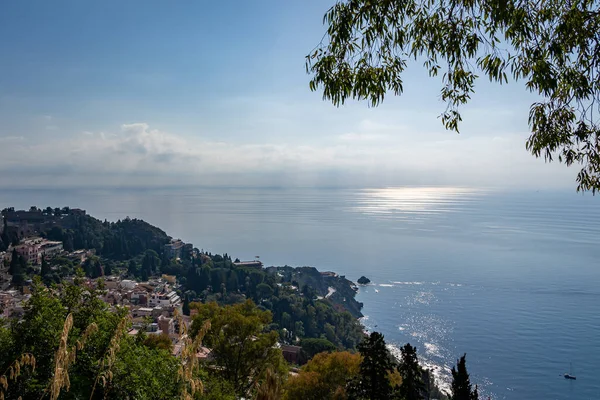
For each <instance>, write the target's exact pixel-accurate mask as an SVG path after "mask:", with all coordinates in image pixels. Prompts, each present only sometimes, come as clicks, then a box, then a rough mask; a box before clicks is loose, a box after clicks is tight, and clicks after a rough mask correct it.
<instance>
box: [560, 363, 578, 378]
mask: <svg viewBox="0 0 600 400" xmlns="http://www.w3.org/2000/svg"><path fill="white" fill-rule="evenodd" d="M563 376H564V377H565V379H571V380H573V381H574V380H576V379H577V377H576V376H575V375H573V364H570V367H569V373H568V374H567V373H566V372H565V374H564V375H563Z"/></svg>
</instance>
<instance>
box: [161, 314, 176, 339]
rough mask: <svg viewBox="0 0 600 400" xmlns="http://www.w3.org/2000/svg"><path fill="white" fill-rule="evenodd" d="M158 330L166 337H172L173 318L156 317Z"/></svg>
mask: <svg viewBox="0 0 600 400" xmlns="http://www.w3.org/2000/svg"><path fill="white" fill-rule="evenodd" d="M158 329H160V330H161V331H162V333H164V334H167V335H172V334H174V333H175V321H174V319H173V318H168V317H165V316H164V315H161V316H159V317H158Z"/></svg>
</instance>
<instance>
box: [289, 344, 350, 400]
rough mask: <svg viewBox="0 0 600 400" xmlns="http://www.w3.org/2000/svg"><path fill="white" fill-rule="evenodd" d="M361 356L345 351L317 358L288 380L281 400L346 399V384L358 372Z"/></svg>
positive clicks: (320, 355) (318, 355)
mask: <svg viewBox="0 0 600 400" xmlns="http://www.w3.org/2000/svg"><path fill="white" fill-rule="evenodd" d="M360 363H361V356H360V355H359V354H356V353H354V354H353V353H349V352H347V351H343V352H335V353H320V354H317V355H316V356H315V357H314V358H313V359H312V360H310V361H309V362H308V364H306V365H304V366H303V367H302V369H301V370H300V373H299V374H298V375H297V376H295V377H292V378H290V379H289V380H288V382H287V384H286V394H285V399H290V400H292V399H305V400H321V399H323V400H327V399H343V398H346V384H347V382H348V381H349V380H352V379H355V378H356V377H357V376H358V374H359V371H360Z"/></svg>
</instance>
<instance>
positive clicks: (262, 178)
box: [0, 123, 576, 186]
mask: <svg viewBox="0 0 600 400" xmlns="http://www.w3.org/2000/svg"><path fill="white" fill-rule="evenodd" d="M385 131H387V132H388V133H385ZM392 132H398V133H392ZM427 136H428V137H427V138H426V139H419V138H420V136H419V135H417V134H414V133H411V132H406V131H404V132H402V129H399V128H398V127H397V126H396V127H394V126H392V125H390V126H386V127H383V126H376V125H375V124H371V123H362V124H359V125H358V128H357V132H356V133H347V134H342V135H338V136H333V137H334V138H336V140H333V141H329V142H325V143H321V144H315V143H313V142H310V141H309V142H308V143H295V144H290V143H269V142H264V143H240V142H239V139H238V140H237V141H236V142H227V141H215V140H208V139H206V138H203V137H202V136H198V135H194V136H190V135H182V134H176V133H172V132H168V131H164V130H161V129H155V128H151V127H150V126H149V125H148V124H147V123H128V124H123V125H121V127H120V129H118V130H115V131H114V132H98V133H95V132H91V131H83V133H79V134H76V135H74V136H73V137H67V138H64V139H59V138H48V139H46V140H43V141H42V140H40V141H31V142H28V141H24V140H23V138H22V137H21V138H19V137H4V138H0V141H2V146H0V171H1V172H3V173H2V174H0V177H1V179H2V180H1V181H0V184H6V183H10V184H14V183H15V182H20V183H22V184H26V185H38V184H41V183H40V182H42V183H45V184H48V183H49V182H50V183H51V184H52V185H55V184H56V185H62V184H68V185H72V186H77V185H94V184H100V183H102V184H106V185H110V184H119V185H165V184H215V183H218V184H223V185H228V184H235V185H242V184H243V185H254V184H282V185H293V184H302V185H310V184H319V185H338V184H339V185H343V184H349V185H359V186H378V185H402V184H452V185H456V184H461V185H478V186H479V185H483V186H498V185H500V186H515V185H531V184H535V185H541V186H544V185H556V184H563V185H572V184H573V176H574V175H575V173H576V171H575V170H574V169H569V170H568V169H567V168H565V167H564V166H559V165H556V164H552V165H545V164H544V163H543V162H539V160H535V159H533V158H532V157H531V155H529V154H528V153H527V152H526V151H525V149H524V140H525V137H526V136H524V134H510V135H503V136H486V135H482V136H480V137H473V138H468V137H464V136H458V135H452V134H432V135H427Z"/></svg>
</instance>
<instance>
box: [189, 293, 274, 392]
mask: <svg viewBox="0 0 600 400" xmlns="http://www.w3.org/2000/svg"><path fill="white" fill-rule="evenodd" d="M190 307H192V308H193V309H195V310H197V312H198V313H197V315H195V316H194V318H193V323H192V329H191V333H192V336H195V335H197V334H198V332H199V331H200V330H201V327H202V326H203V325H204V323H205V322H206V321H210V323H211V328H210V329H209V330H208V332H207V333H206V336H205V343H206V345H207V346H208V347H209V348H211V349H212V352H213V354H214V357H215V364H216V365H217V366H218V367H219V368H220V370H221V371H222V376H223V378H224V379H226V380H227V381H229V382H231V383H232V385H233V387H234V389H235V391H236V393H238V395H240V396H247V394H248V393H249V392H250V391H251V389H252V388H253V387H254V386H255V385H256V383H257V382H258V381H260V380H262V379H264V378H265V375H266V372H267V369H271V370H272V371H277V373H278V375H279V376H283V375H284V374H282V372H284V371H285V369H286V367H285V361H284V360H283V356H282V354H281V350H280V349H278V348H276V347H275V344H276V343H277V339H278V335H277V333H276V332H273V331H270V332H264V330H265V328H266V326H267V325H268V324H269V323H270V322H271V313H270V312H268V311H261V310H259V309H258V308H257V307H256V306H255V305H254V304H253V303H252V301H250V300H248V301H246V302H244V303H239V304H235V305H230V306H225V307H219V306H218V305H217V304H216V303H214V302H213V303H209V304H198V303H193V304H192V305H190Z"/></svg>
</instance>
